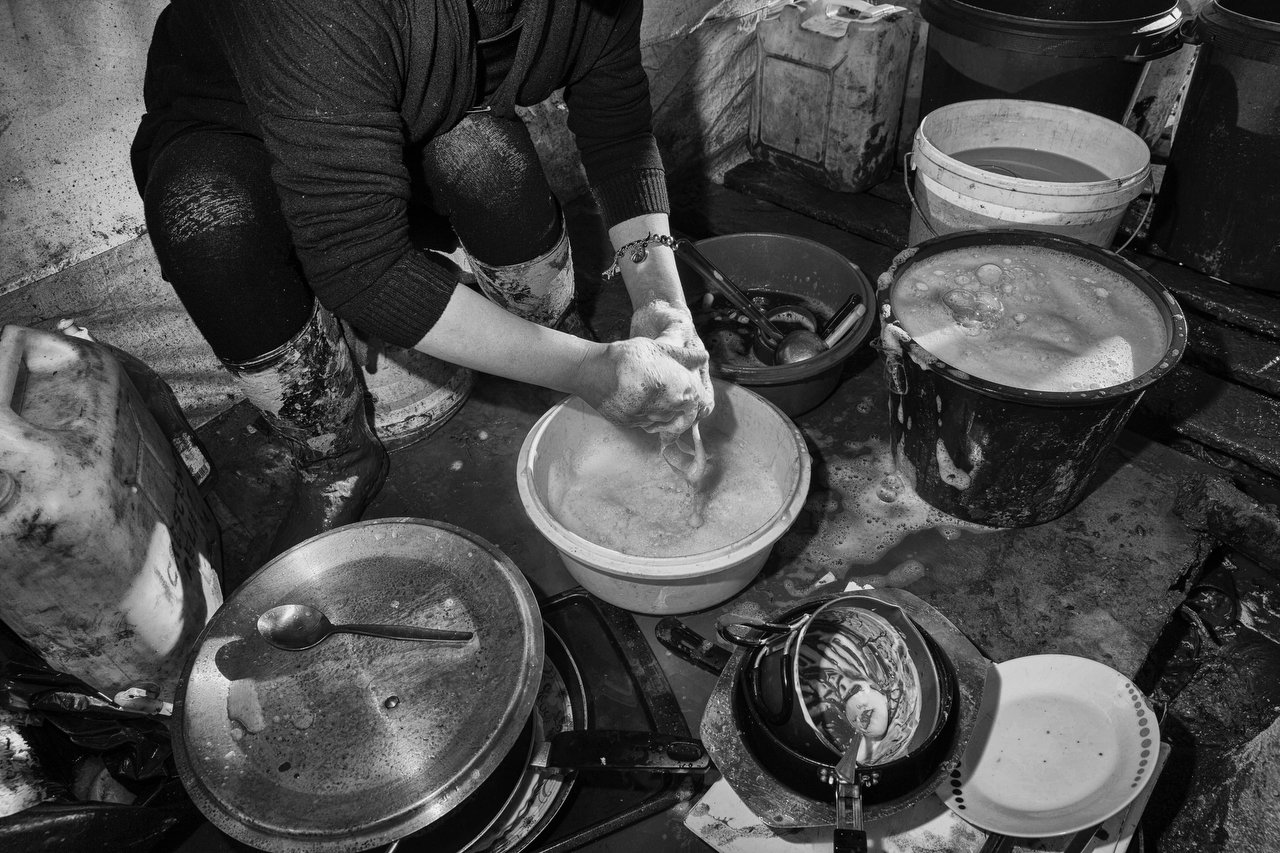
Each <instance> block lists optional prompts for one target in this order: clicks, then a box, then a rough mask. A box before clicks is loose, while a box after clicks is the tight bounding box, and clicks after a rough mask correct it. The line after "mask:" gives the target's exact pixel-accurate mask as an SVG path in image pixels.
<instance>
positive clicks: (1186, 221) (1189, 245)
mask: <svg viewBox="0 0 1280 853" xmlns="http://www.w3.org/2000/svg"><path fill="white" fill-rule="evenodd" d="M1189 29H1190V30H1191V32H1190V33H1189V38H1190V39H1191V40H1193V41H1197V42H1199V43H1200V53H1199V56H1198V58H1197V60H1196V66H1195V71H1194V72H1193V73H1192V75H1191V81H1190V83H1188V86H1187V95H1186V101H1185V103H1184V105H1183V108H1182V115H1181V118H1180V119H1179V122H1178V126H1177V128H1176V130H1175V133H1174V137H1173V147H1172V149H1171V150H1170V152H1169V163H1168V166H1167V168H1166V169H1165V173H1164V179H1163V181H1162V183H1161V186H1160V192H1159V195H1158V196H1157V198H1156V203H1155V208H1154V210H1153V213H1152V226H1151V237H1152V240H1153V241H1154V242H1155V243H1156V245H1157V246H1159V247H1160V250H1161V251H1162V252H1164V253H1165V254H1166V255H1168V256H1170V257H1172V258H1174V259H1175V260H1178V261H1181V262H1183V263H1185V264H1186V265H1188V266H1190V267H1192V268H1193V269H1196V270H1199V271H1200V272H1203V273H1206V274H1208V275H1213V276H1217V277H1218V278H1222V279H1226V280H1227V281H1230V282H1232V283H1235V284H1241V285H1246V286H1249V287H1257V288H1263V289H1267V290H1280V276H1278V275H1277V271H1278V270H1280V238H1278V237H1277V234H1276V223H1277V221H1280V6H1277V5H1276V4H1275V3H1273V2H1261V0H1215V2H1212V3H1210V4H1209V5H1208V6H1206V7H1205V8H1203V9H1202V10H1201V11H1200V14H1199V15H1198V16H1197V18H1196V19H1195V22H1194V25H1193V26H1192V27H1190V28H1189Z"/></svg>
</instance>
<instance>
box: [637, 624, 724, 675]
mask: <svg viewBox="0 0 1280 853" xmlns="http://www.w3.org/2000/svg"><path fill="white" fill-rule="evenodd" d="M653 630H654V635H655V636H656V637H657V638H658V642H660V643H662V645H664V646H666V647H667V648H668V649H670V650H671V651H672V652H674V653H675V655H676V656H677V657H679V658H680V659H682V660H685V661H688V662H689V663H691V664H693V665H694V666H696V667H700V668H702V669H705V670H706V671H707V672H709V673H711V674H712V675H719V674H720V673H721V672H722V671H724V668H725V666H726V665H727V664H728V663H729V657H730V652H729V650H728V649H725V648H723V647H721V646H718V645H716V644H715V643H713V642H711V641H710V640H708V639H707V638H706V637H704V636H702V635H701V634H699V633H698V632H697V631H695V630H693V629H692V628H690V627H689V626H688V625H686V624H685V623H684V622H683V621H682V620H680V619H678V618H676V617H675V616H664V617H663V618H662V619H660V620H659V621H658V624H657V626H656V627H655V628H654V629H653Z"/></svg>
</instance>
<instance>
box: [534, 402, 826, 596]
mask: <svg viewBox="0 0 1280 853" xmlns="http://www.w3.org/2000/svg"><path fill="white" fill-rule="evenodd" d="M712 383H713V385H714V386H715V387H716V390H717V393H720V392H722V391H723V392H725V393H729V394H737V393H739V392H741V393H742V394H745V395H750V396H748V397H745V399H752V398H754V400H755V401H756V402H758V403H759V404H762V405H764V406H766V407H767V408H769V409H771V410H772V412H773V414H775V415H776V416H777V417H778V419H779V420H780V422H781V423H783V424H784V425H785V426H786V428H787V430H788V434H789V435H790V436H791V438H792V440H793V441H794V443H795V448H796V452H797V458H798V465H797V471H796V473H795V476H794V478H793V479H792V481H791V483H790V484H789V486H790V494H788V495H787V496H786V497H785V498H784V500H783V501H782V504H781V506H779V507H778V509H777V511H776V512H774V513H773V515H771V516H770V517H769V518H768V519H767V520H765V521H764V522H763V523H762V524H761V525H760V526H759V527H757V528H756V529H755V530H753V531H751V532H750V533H748V534H746V535H745V536H743V537H742V538H740V539H739V540H738V541H736V542H733V543H731V544H729V545H724V546H721V547H719V548H716V549H714V550H712V551H706V552H704V553H702V554H685V555H682V556H676V557H642V556H639V555H636V554H627V553H624V552H622V551H616V550H614V549H612V548H606V547H604V546H602V545H597V544H596V543H594V542H592V541H590V540H589V539H587V538H585V537H583V536H580V535H578V534H577V533H574V532H573V531H572V530H570V529H569V528H568V527H566V526H565V525H564V524H562V523H561V522H560V520H559V519H557V518H556V517H555V516H554V515H553V514H552V513H551V511H550V510H549V509H547V507H546V504H545V503H544V502H543V500H542V497H541V495H540V494H539V493H538V490H537V489H536V488H535V486H534V483H533V466H534V463H535V462H536V460H537V449H536V448H537V445H538V443H539V442H540V441H541V439H542V437H543V435H544V434H545V433H546V431H547V430H548V429H549V428H550V426H551V423H552V422H553V421H554V420H555V419H556V418H557V417H558V416H559V415H560V414H561V413H562V412H563V411H564V410H565V409H568V408H572V407H575V406H586V407H587V408H588V409H590V406H587V404H586V402H585V401H584V400H583V399H582V398H581V397H577V396H573V397H568V398H566V399H564V400H561V401H560V402H559V403H556V404H555V405H554V406H552V407H551V408H550V409H548V410H547V411H546V412H544V413H543V415H542V417H540V418H538V420H537V422H536V423H535V424H534V425H533V427H532V428H531V429H530V430H529V432H528V434H527V435H526V436H525V440H524V442H523V443H522V444H521V446H520V453H519V455H518V457H517V459H516V488H517V491H518V492H519V494H520V500H521V503H523V504H524V508H525V512H526V513H528V515H529V517H530V520H531V521H533V523H534V526H535V527H536V528H537V529H538V532H539V533H541V534H542V535H543V536H544V537H545V538H546V539H547V540H548V541H549V542H550V543H551V544H552V546H553V547H555V548H556V550H558V551H560V552H562V553H564V554H566V555H568V556H569V557H571V558H573V559H574V560H577V561H578V562H584V561H585V562H584V565H586V566H587V567H588V568H590V569H591V570H592V571H594V572H598V573H600V574H603V575H610V576H613V577H616V578H621V579H624V580H627V581H645V582H653V583H663V582H665V581H676V580H689V579H692V578H699V577H705V576H707V575H715V574H720V573H722V572H724V571H726V570H727V569H729V568H731V567H732V566H734V565H737V564H738V563H741V562H745V561H746V560H747V559H749V555H748V554H746V553H745V552H748V551H752V552H756V553H759V552H760V551H762V550H763V549H765V548H768V547H771V546H772V545H773V543H774V542H776V541H777V540H779V539H781V538H782V536H783V535H784V534H785V533H786V532H787V530H789V529H790V528H791V526H792V525H793V524H794V523H795V521H796V519H797V518H798V517H799V515H800V511H801V510H802V509H803V507H804V503H805V501H806V500H807V499H808V494H809V483H810V477H811V469H812V457H811V455H810V453H809V446H808V444H807V442H806V441H805V439H804V434H803V433H801V431H800V428H799V427H797V426H796V425H795V422H794V421H792V420H791V418H789V417H787V415H786V414H785V413H784V412H783V411H782V410H781V409H780V408H778V406H776V405H775V404H774V403H773V402H771V401H770V400H768V399H766V398H765V397H763V396H761V395H760V394H757V393H756V392H755V391H752V390H751V389H750V388H744V387H742V386H741V385H737V384H735V383H733V382H729V381H727V380H723V379H717V378H714V377H713V378H712ZM601 557H604V558H607V559H609V560H610V561H612V562H613V564H612V565H609V566H601V565H600V564H599V560H600V558H601ZM691 560H696V562H697V565H694V566H691V565H690V561H691ZM655 572H661V574H660V575H656V576H655V574H654V573H655Z"/></svg>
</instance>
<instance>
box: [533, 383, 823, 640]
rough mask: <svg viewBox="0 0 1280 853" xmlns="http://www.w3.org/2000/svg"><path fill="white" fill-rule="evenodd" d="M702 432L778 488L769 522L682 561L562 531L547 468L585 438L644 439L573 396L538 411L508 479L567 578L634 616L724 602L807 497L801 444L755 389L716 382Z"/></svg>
mask: <svg viewBox="0 0 1280 853" xmlns="http://www.w3.org/2000/svg"><path fill="white" fill-rule="evenodd" d="M712 381H713V382H714V384H715V392H716V408H715V411H714V412H712V414H711V415H710V416H709V417H708V418H707V420H706V422H705V426H704V431H709V430H721V431H724V432H726V433H727V434H729V435H730V436H731V437H732V439H733V440H734V441H735V442H741V443H742V444H744V445H746V447H747V448H748V450H749V451H750V452H752V453H754V454H757V455H759V456H760V457H761V458H762V459H764V460H765V465H766V466H767V468H768V470H769V472H770V474H771V475H772V477H773V478H774V481H775V482H776V483H777V484H778V487H779V490H780V491H781V493H782V501H781V503H780V505H779V506H778V507H777V508H776V511H775V512H774V513H773V514H772V515H771V516H770V518H769V519H768V521H766V522H765V523H764V524H762V525H761V526H760V527H758V528H757V529H756V530H754V531H752V532H751V533H750V534H748V535H746V536H744V537H742V538H741V539H739V540H738V541H736V542H733V543H730V544H728V545H725V546H724V547H721V548H717V549H715V550H713V551H708V552H705V553H700V554H691V555H689V556H684V557H642V556H635V555H632V554H625V553H623V552H621V551H615V550H613V549H611V548H606V547H604V546H601V545H597V544H595V543H594V542H591V541H589V540H588V539H585V538H584V537H582V536H580V535H578V534H577V533H575V532H574V531H573V530H570V529H569V528H568V527H566V526H565V525H564V524H562V523H561V522H560V520H559V519H558V518H557V517H556V516H555V514H554V513H553V512H552V511H551V509H550V507H549V506H548V492H549V486H550V481H551V478H552V469H553V468H555V467H556V466H559V465H565V464H571V463H572V459H573V457H574V454H575V453H576V452H577V451H579V450H580V449H581V448H582V447H583V446H584V444H588V443H589V441H588V439H591V438H592V437H593V436H599V435H601V433H602V432H605V433H613V432H616V433H617V437H618V440H630V441H641V440H651V441H654V442H655V445H654V446H655V449H656V447H657V445H656V439H655V438H654V437H653V436H649V435H647V434H646V433H642V432H640V431H638V430H624V429H623V428H621V427H617V426H614V425H613V424H611V423H609V422H608V421H606V420H605V419H604V418H603V417H602V416H601V415H600V414H599V413H598V412H596V411H595V410H594V409H592V408H591V407H590V406H588V405H587V404H586V403H585V402H583V400H582V399H581V398H579V397H570V398H568V399H567V400H564V401H562V402H560V403H558V404H556V405H555V406H553V407H552V408H551V409H550V410H548V411H547V413H546V414H544V415H543V416H542V417H541V418H540V419H539V420H538V422H537V423H536V424H534V426H533V429H531V430H530V431H529V434H528V435H527V436H526V437H525V440H524V444H523V445H522V446H521V448H520V456H519V459H518V461H517V468H516V471H517V473H516V477H517V486H518V488H519V491H520V500H521V501H522V502H523V503H524V508H525V512H527V513H528V515H529V518H530V520H532V521H533V523H534V526H536V527H537V528H538V530H539V531H540V532H541V533H542V535H543V536H545V537H546V539H547V541H548V542H550V543H551V545H553V546H554V547H555V549H556V550H557V551H558V552H559V554H560V559H561V562H563V563H564V566H565V569H567V570H568V572H569V574H570V575H571V576H572V577H573V579H574V580H576V581H577V582H578V583H579V584H581V585H582V586H583V587H584V588H585V589H586V590H587V591H588V592H590V593H592V594H593V595H595V596H597V597H599V598H601V599H604V600H605V601H607V602H609V603H610V604H614V605H617V606H618V607H621V608H623V609H625V610H630V611H632V612H634V613H646V614H654V615H662V614H673V613H692V612H694V611H697V610H704V609H706V608H708V607H712V606H714V605H716V604H719V603H721V602H722V601H725V600H726V599H728V598H731V597H732V596H734V595H736V594H737V593H738V592H740V591H742V589H743V588H745V587H746V586H747V584H749V583H751V581H752V580H753V579H754V578H755V576H756V575H757V574H759V572H760V569H761V568H762V567H763V566H764V563H765V560H766V559H767V558H768V556H769V553H770V552H771V551H772V550H773V545H774V543H775V542H777V541H778V539H780V538H781V537H782V535H783V534H784V533H786V532H787V529H788V528H790V527H791V524H792V523H793V522H794V521H795V520H796V517H797V516H798V515H799V513H800V510H801V509H802V508H803V507H804V502H805V498H806V497H808V494H809V468H810V456H809V449H808V447H807V446H806V444H805V441H804V436H803V435H801V433H800V430H799V429H797V428H796V426H795V424H793V423H792V422H791V420H790V419H789V418H788V417H787V416H786V415H785V414H783V413H782V410H781V409H779V408H778V407H777V406H775V405H774V404H773V403H770V402H769V401H768V400H766V399H764V398H763V397H761V396H760V395H759V394H757V393H755V392H754V391H751V390H749V389H747V388H743V387H741V386H739V385H734V384H732V383H729V382H724V381H722V380H718V379H717V380H712Z"/></svg>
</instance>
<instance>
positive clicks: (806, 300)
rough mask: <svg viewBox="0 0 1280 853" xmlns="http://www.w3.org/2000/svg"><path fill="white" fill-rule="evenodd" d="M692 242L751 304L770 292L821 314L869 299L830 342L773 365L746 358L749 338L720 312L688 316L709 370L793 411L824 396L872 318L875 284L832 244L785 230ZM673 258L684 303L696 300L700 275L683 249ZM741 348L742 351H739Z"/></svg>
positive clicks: (780, 299)
mask: <svg viewBox="0 0 1280 853" xmlns="http://www.w3.org/2000/svg"><path fill="white" fill-rule="evenodd" d="M697 248H698V251H699V252H701V253H702V254H703V255H704V256H705V257H707V258H709V259H710V260H711V262H712V263H714V264H715V265H716V266H717V267H718V268H719V269H720V270H721V271H722V272H724V273H725V274H727V275H729V276H731V277H732V278H733V280H734V281H735V282H736V283H737V284H738V286H739V287H741V288H743V289H745V291H746V292H747V293H749V294H751V296H752V297H753V299H755V300H756V302H757V303H760V302H761V301H763V297H765V296H766V295H768V297H769V299H768V301H769V302H773V301H774V300H776V301H777V304H792V305H797V304H798V305H803V306H804V307H805V308H807V309H809V310H810V311H812V312H813V313H814V315H815V316H816V317H817V318H818V319H819V321H823V320H826V319H828V318H830V317H832V316H833V315H835V314H836V312H837V311H838V310H839V309H840V308H841V306H843V305H845V304H847V303H848V301H849V299H850V297H851V296H854V295H856V298H857V301H859V302H861V303H863V304H865V305H867V306H868V310H867V311H866V312H865V313H864V314H863V316H862V317H861V319H859V320H858V321H856V322H855V323H854V325H853V328H851V329H850V330H849V331H848V332H847V333H846V334H844V335H843V336H842V337H840V338H839V340H838V341H837V342H836V343H835V344H834V345H833V346H831V347H830V348H828V349H826V350H824V351H823V352H821V353H819V354H818V355H816V356H814V357H813V358H809V359H805V360H803V361H800V362H797V363H796V364H772V365H771V364H764V363H762V362H761V361H760V360H759V359H757V358H750V357H749V356H750V352H751V347H750V345H749V343H747V344H746V345H745V346H743V345H742V344H743V342H742V335H741V333H739V332H737V331H735V330H734V329H733V328H726V327H725V326H726V325H727V324H724V323H721V322H720V321H719V317H718V315H719V314H720V313H721V312H703V313H705V314H706V315H707V316H699V315H695V317H694V322H695V323H696V324H697V327H698V334H699V336H700V337H701V338H702V339H703V342H704V343H706V345H707V350H708V352H709V353H710V354H711V369H712V371H713V373H714V374H715V375H717V376H719V377H721V378H724V379H728V380H729V381H731V382H735V383H737V384H739V385H744V386H746V387H748V388H750V389H751V390H753V391H755V392H756V393H758V394H760V395H761V396H763V397H765V398H766V399H767V400H769V401H770V402H771V403H773V404H775V405H776V406H778V408H780V409H782V411H784V412H785V413H787V414H788V415H792V416H794V415H799V414H803V413H804V412H807V411H810V410H811V409H813V408H814V407H815V406H817V405H818V404H819V403H821V402H822V401H823V400H825V399H826V398H827V397H828V396H829V395H830V394H831V392H832V391H834V390H835V388H836V386H837V385H838V384H839V382H840V377H841V375H842V374H843V370H844V364H845V362H846V361H847V360H848V359H849V357H850V356H852V355H853V354H854V353H855V352H856V351H858V349H859V348H860V347H862V345H863V344H865V343H866V341H867V339H868V338H869V337H870V336H871V334H872V330H873V329H874V327H875V324H876V318H875V316H874V312H873V311H871V310H869V307H870V306H871V305H872V304H873V303H874V300H875V288H874V287H873V286H872V284H871V282H870V280H869V279H868V278H867V277H866V275H865V274H863V272H862V270H861V269H859V268H858V266H857V265H856V264H854V263H853V262H852V261H850V260H849V259H848V258H846V257H845V256H844V255H843V254H841V253H840V252H838V251H836V250H835V249H833V248H831V247H830V246H826V245H824V244H822V243H818V242H817V241H814V240H810V239H807V238H804V237H797V236H794V235H791V234H773V233H763V232H755V233H742V234H722V235H719V236H717V237H707V238H704V239H701V240H698V241H697ZM676 261H677V265H678V266H679V267H680V268H681V280H682V281H683V282H684V285H685V288H686V293H687V294H688V296H689V300H690V304H696V302H697V300H698V299H699V298H700V297H701V295H702V294H704V293H705V292H706V287H705V286H704V277H703V276H702V275H700V274H696V273H695V272H694V270H693V269H692V267H691V266H690V265H689V264H688V263H687V262H686V261H685V258H684V257H681V255H679V254H678V255H677V256H676ZM737 325H738V324H736V323H734V324H733V326H737ZM820 328H822V326H820ZM833 328H834V327H833ZM824 337H825V336H824ZM739 348H742V349H744V350H745V352H744V353H743V354H742V356H739V355H738V354H737V350H738V349H739Z"/></svg>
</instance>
